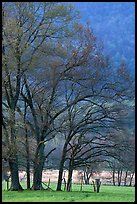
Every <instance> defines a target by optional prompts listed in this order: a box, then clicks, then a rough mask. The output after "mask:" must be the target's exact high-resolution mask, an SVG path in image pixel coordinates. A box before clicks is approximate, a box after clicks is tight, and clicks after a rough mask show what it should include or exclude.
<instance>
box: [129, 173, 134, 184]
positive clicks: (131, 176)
mask: <svg viewBox="0 0 137 204" xmlns="http://www.w3.org/2000/svg"><path fill="white" fill-rule="evenodd" d="M133 176H134V173H132V174H130V182H129V186H132V180H133Z"/></svg>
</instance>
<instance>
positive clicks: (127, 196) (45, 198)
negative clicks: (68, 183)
mask: <svg viewBox="0 0 137 204" xmlns="http://www.w3.org/2000/svg"><path fill="white" fill-rule="evenodd" d="M22 186H24V187H25V185H22ZM50 187H51V188H52V189H53V190H54V191H46V190H43V191H33V190H24V191H22V192H14V191H12V192H11V191H6V190H4V189H6V184H5V183H4V182H3V186H2V188H3V191H2V202H134V201H135V188H134V187H124V186H103V185H102V186H101V188H100V193H96V192H93V187H92V186H91V185H84V186H83V189H82V191H80V185H76V184H73V189H72V192H65V191H61V192H58V191H56V190H55V189H56V185H55V184H52V183H51V185H50Z"/></svg>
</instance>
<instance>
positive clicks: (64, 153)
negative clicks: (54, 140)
mask: <svg viewBox="0 0 137 204" xmlns="http://www.w3.org/2000/svg"><path fill="white" fill-rule="evenodd" d="M66 150H67V142H66V143H65V144H64V147H63V151H62V156H61V161H60V165H59V175H58V183H57V189H56V190H57V191H61V185H62V176H63V169H64V163H65V158H66Z"/></svg>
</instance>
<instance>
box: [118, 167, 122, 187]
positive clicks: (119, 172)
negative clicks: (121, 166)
mask: <svg viewBox="0 0 137 204" xmlns="http://www.w3.org/2000/svg"><path fill="white" fill-rule="evenodd" d="M121 177H122V170H121V171H120V170H118V186H120V185H121Z"/></svg>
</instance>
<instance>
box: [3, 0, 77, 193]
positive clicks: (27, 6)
mask: <svg viewBox="0 0 137 204" xmlns="http://www.w3.org/2000/svg"><path fill="white" fill-rule="evenodd" d="M2 9H3V22H2V23H3V27H2V29H3V30H2V34H3V36H2V37H3V48H2V51H3V77H2V78H3V96H4V101H5V103H3V104H6V105H7V106H8V108H9V109H8V112H9V117H10V119H11V121H12V123H10V129H11V134H10V136H9V137H10V141H11V143H12V148H14V149H16V138H17V135H16V128H15V124H16V116H15V110H16V107H17V103H18V99H19V95H20V89H21V84H22V83H23V81H22V79H23V76H24V74H25V72H26V71H28V70H30V67H33V63H34V61H35V60H36V54H37V51H38V49H39V48H40V47H41V46H42V45H43V43H44V42H45V43H46V42H47V44H48V45H49V46H50V39H54V38H55V40H56V39H58V38H60V37H61V38H62V37H63V36H65V35H66V36H69V35H70V33H69V30H68V27H69V23H70V22H72V21H73V17H74V16H75V14H73V11H72V7H71V6H68V7H66V6H65V5H64V4H62V3H55V2H51V3H50V2H49V3H48V2H45V3H43V2H42V3H41V2H40V3H38V2H15V3H14V2H4V3H3V8H2ZM58 21H59V22H60V23H58ZM72 30H73V29H72ZM48 45H47V47H48ZM28 53H29V54H28ZM11 59H12V62H11ZM34 59H35V60H34ZM9 164H10V171H11V181H12V182H11V190H20V189H22V188H21V186H20V184H19V178H18V158H17V150H16V151H14V159H13V158H12V159H11V158H9Z"/></svg>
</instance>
